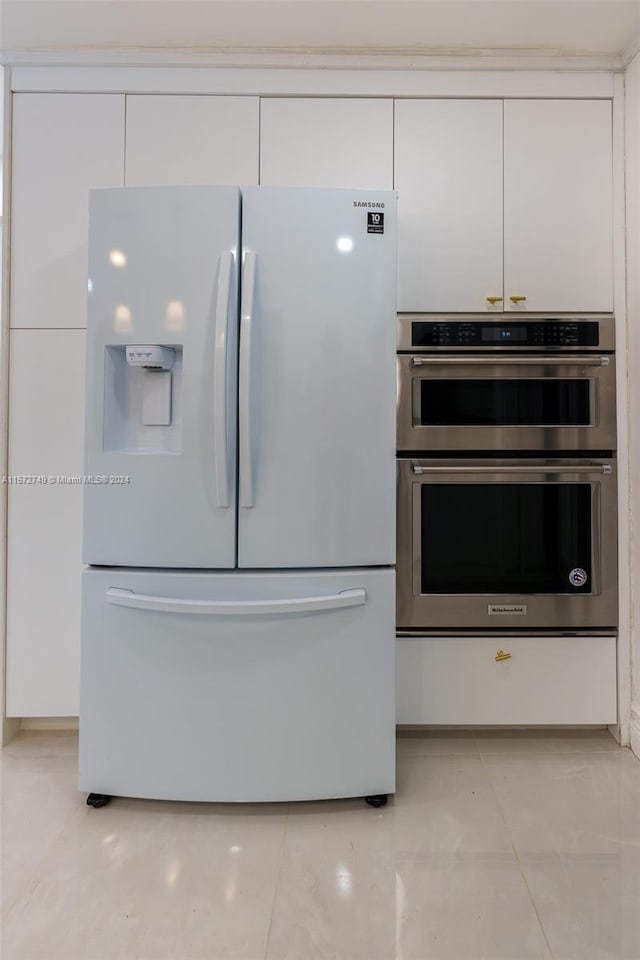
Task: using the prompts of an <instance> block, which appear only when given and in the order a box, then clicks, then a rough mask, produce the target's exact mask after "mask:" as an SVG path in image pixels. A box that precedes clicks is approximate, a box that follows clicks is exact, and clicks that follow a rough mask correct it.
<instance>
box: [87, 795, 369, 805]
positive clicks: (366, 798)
mask: <svg viewBox="0 0 640 960" xmlns="http://www.w3.org/2000/svg"><path fill="white" fill-rule="evenodd" d="M365 800H366V801H367V803H368V804H369V806H370V807H386V805H387V795H386V793H374V794H373V796H371V797H365ZM88 802H89V801H87V803H88Z"/></svg>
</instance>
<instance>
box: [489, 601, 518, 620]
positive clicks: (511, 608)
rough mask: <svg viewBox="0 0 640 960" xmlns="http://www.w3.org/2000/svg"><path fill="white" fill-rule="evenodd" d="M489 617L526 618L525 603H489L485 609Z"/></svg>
mask: <svg viewBox="0 0 640 960" xmlns="http://www.w3.org/2000/svg"><path fill="white" fill-rule="evenodd" d="M487 610H488V612H489V616H490V617H526V615H527V605H526V603H504V604H501V603H490V604H489V605H488V607H487Z"/></svg>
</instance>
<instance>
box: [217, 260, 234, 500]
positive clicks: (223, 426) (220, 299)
mask: <svg viewBox="0 0 640 960" xmlns="http://www.w3.org/2000/svg"><path fill="white" fill-rule="evenodd" d="M232 264H233V256H232V254H231V251H225V253H223V254H222V255H221V256H220V265H219V269H218V296H217V298H216V332H215V354H214V356H215V359H214V397H213V436H214V448H215V458H216V496H217V502H218V506H219V507H228V506H229V466H228V463H227V336H228V330H227V325H228V322H229V297H230V291H231V267H232Z"/></svg>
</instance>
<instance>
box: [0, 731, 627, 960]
mask: <svg viewBox="0 0 640 960" xmlns="http://www.w3.org/2000/svg"><path fill="white" fill-rule="evenodd" d="M76 746H77V744H76V737H75V735H73V734H60V733H57V734H54V733H46V734H45V733H23V734H21V735H20V736H19V737H18V738H17V739H16V740H14V741H13V742H12V743H11V744H10V745H9V746H8V747H7V748H6V749H5V750H4V751H2V753H1V755H0V760H1V769H2V835H1V846H2V860H1V873H0V879H1V883H2V887H1V894H2V943H1V951H0V956H1V957H2V960H57V958H61V960H115V958H119V960H120V958H122V960H136V958H139V960H155V958H170V960H191V958H194V960H195V958H202V960H232V958H241V960H262V958H271V960H276V958H291V960H316V958H323V960H324V958H331V960H392V958H393V960H427V958H428V960H436V958H442V960H445V958H451V960H464V958H473V960H481V958H482V960H494V958H503V960H524V958H527V960H528V958H534V957H535V958H538V957H540V958H542V957H545V958H549V957H552V958H556V960H590V958H601V960H605V958H606V960H618V958H625V960H626V958H630V960H639V958H640V762H639V761H638V760H636V758H635V757H634V756H633V754H631V753H630V752H629V751H628V750H623V749H620V748H619V747H618V746H617V744H616V743H615V742H614V740H613V739H612V738H611V737H610V736H609V734H608V733H607V732H606V731H580V732H563V733H560V732H554V733H551V732H549V733H539V732H535V733H534V732H517V731H512V732H509V731H500V732H488V731H487V732H481V731H476V732H473V733H471V732H464V733H462V732H437V733H436V732H432V733H426V734H419V735H405V736H401V737H400V738H399V740H398V793H397V795H396V797H395V800H394V801H393V802H390V803H389V805H388V806H387V807H386V808H384V809H382V810H374V809H372V808H370V807H366V806H365V805H364V803H363V802H362V801H360V800H349V801H335V802H324V803H308V804H303V803H292V804H273V805H266V806H250V807H233V806H228V805H208V804H206V805H197V804H177V803H175V804H174V803H159V802H151V801H142V800H137V801H134V800H117V801H115V802H114V803H113V804H111V805H110V806H109V807H105V808H103V809H101V810H92V809H89V808H88V807H86V805H85V803H84V799H85V798H84V796H83V795H81V794H79V793H78V792H77V791H76V788H75V773H76V770H75V768H76Z"/></svg>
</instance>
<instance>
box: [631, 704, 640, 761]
mask: <svg viewBox="0 0 640 960" xmlns="http://www.w3.org/2000/svg"><path fill="white" fill-rule="evenodd" d="M631 749H632V750H633V752H634V753H635V755H636V757H638V758H640V706H638V707H631Z"/></svg>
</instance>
